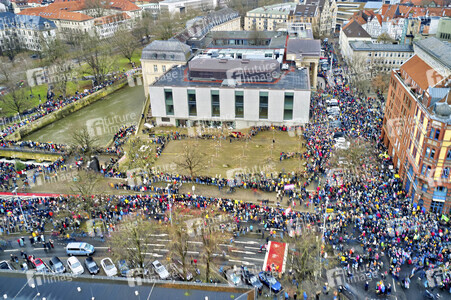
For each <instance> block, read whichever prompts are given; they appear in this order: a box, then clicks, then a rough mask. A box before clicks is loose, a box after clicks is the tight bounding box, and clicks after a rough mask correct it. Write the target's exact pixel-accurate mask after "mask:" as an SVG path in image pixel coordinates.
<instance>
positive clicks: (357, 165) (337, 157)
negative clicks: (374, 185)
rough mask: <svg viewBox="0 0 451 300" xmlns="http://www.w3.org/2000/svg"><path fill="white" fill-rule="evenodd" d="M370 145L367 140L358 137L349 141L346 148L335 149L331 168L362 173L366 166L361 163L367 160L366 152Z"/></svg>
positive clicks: (356, 173)
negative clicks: (348, 145)
mask: <svg viewBox="0 0 451 300" xmlns="http://www.w3.org/2000/svg"><path fill="white" fill-rule="evenodd" d="M370 151H371V146H370V144H369V143H368V142H366V141H362V140H360V139H354V140H352V141H350V147H349V148H348V149H336V150H335V153H334V155H333V156H332V158H331V161H330V163H331V166H332V168H333V169H341V170H343V171H345V172H349V173H351V174H353V175H356V176H359V175H363V174H364V173H365V172H366V170H367V168H364V167H363V165H364V164H365V163H366V162H367V159H368V153H369V152H370Z"/></svg>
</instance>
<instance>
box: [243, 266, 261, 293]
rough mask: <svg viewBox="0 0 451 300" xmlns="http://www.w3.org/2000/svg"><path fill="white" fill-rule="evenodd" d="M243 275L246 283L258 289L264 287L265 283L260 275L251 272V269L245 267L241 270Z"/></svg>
mask: <svg viewBox="0 0 451 300" xmlns="http://www.w3.org/2000/svg"><path fill="white" fill-rule="evenodd" d="M241 277H242V278H243V281H244V282H245V283H246V284H248V285H251V286H253V287H254V288H256V289H257V290H261V289H262V288H263V284H262V283H261V281H260V280H259V279H258V277H257V276H255V275H254V274H252V273H251V272H249V270H246V269H243V270H242V272H241Z"/></svg>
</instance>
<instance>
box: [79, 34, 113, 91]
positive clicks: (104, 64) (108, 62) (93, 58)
mask: <svg viewBox="0 0 451 300" xmlns="http://www.w3.org/2000/svg"><path fill="white" fill-rule="evenodd" d="M80 43H82V50H81V51H82V59H83V60H84V61H85V62H86V64H87V65H88V66H89V68H90V69H91V72H92V75H93V76H94V78H95V81H96V83H97V84H100V83H102V82H103V81H104V80H105V79H106V77H107V75H108V73H110V72H111V71H113V69H114V67H115V62H114V59H113V57H112V52H111V46H110V45H109V43H106V42H105V41H102V40H101V39H100V37H99V36H98V35H97V34H95V35H93V36H90V35H88V34H86V35H84V36H83V37H82V38H81V41H80Z"/></svg>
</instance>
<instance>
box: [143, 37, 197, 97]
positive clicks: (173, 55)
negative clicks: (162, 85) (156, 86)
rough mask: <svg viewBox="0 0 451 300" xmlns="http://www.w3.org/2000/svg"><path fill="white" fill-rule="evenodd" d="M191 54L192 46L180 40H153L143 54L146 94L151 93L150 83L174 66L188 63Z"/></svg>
mask: <svg viewBox="0 0 451 300" xmlns="http://www.w3.org/2000/svg"><path fill="white" fill-rule="evenodd" d="M190 55H191V48H190V47H189V46H188V45H186V44H184V43H182V42H180V41H178V40H168V41H153V42H151V43H150V44H149V45H147V46H146V47H145V48H144V49H143V51H142V54H141V66H142V70H143V82H144V93H145V96H146V97H147V96H148V95H149V89H148V88H147V87H148V86H149V85H152V84H153V83H154V82H155V81H157V80H158V79H159V78H160V77H161V76H162V75H164V74H165V73H166V72H167V71H168V70H170V69H171V68H172V67H174V66H177V65H184V64H186V62H187V61H188V58H189V57H190Z"/></svg>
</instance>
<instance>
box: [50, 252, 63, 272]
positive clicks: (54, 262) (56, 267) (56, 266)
mask: <svg viewBox="0 0 451 300" xmlns="http://www.w3.org/2000/svg"><path fill="white" fill-rule="evenodd" d="M49 267H50V270H51V271H52V272H53V273H55V274H61V273H64V272H66V267H64V264H63V262H62V261H61V259H59V258H58V257H56V256H54V257H52V258H51V259H50V260H49Z"/></svg>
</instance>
